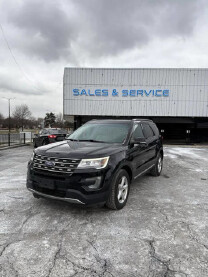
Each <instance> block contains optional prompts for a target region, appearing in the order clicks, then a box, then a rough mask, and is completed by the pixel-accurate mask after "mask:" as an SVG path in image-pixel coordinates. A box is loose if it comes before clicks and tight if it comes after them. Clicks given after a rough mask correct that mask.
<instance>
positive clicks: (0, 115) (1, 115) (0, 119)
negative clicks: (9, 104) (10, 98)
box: [0, 113, 4, 126]
mask: <svg viewBox="0 0 208 277" xmlns="http://www.w3.org/2000/svg"><path fill="white" fill-rule="evenodd" d="M3 122H4V116H3V114H2V113H0V126H1V125H2V124H3Z"/></svg>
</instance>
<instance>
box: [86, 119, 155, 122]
mask: <svg viewBox="0 0 208 277" xmlns="http://www.w3.org/2000/svg"><path fill="white" fill-rule="evenodd" d="M134 121H149V122H153V121H152V120H150V119H145V118H134V119H92V120H90V121H88V122H89V123H115V122H119V123H130V122H134Z"/></svg>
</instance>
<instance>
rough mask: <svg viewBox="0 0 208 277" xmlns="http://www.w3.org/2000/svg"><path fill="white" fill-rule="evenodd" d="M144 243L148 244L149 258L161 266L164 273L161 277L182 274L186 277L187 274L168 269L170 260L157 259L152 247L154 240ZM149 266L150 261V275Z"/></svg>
mask: <svg viewBox="0 0 208 277" xmlns="http://www.w3.org/2000/svg"><path fill="white" fill-rule="evenodd" d="M146 242H147V243H148V245H149V248H150V251H149V254H150V257H151V258H152V259H153V260H154V261H156V262H157V263H159V264H161V265H162V266H163V268H164V270H163V271H164V272H163V275H161V276H163V277H168V276H170V274H177V273H180V274H183V275H184V276H185V277H187V276H188V274H187V273H185V272H182V271H177V270H173V269H170V262H171V260H170V259H169V260H163V259H162V258H160V257H159V255H158V254H156V251H155V247H154V242H155V241H154V240H146ZM151 265H152V261H151V263H150V267H149V271H150V272H149V274H150V273H151V271H152V270H151Z"/></svg>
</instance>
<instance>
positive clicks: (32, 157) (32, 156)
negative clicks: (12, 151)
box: [30, 152, 35, 162]
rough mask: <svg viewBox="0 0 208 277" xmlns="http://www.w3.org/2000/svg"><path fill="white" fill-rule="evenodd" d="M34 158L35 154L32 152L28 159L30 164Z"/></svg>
mask: <svg viewBox="0 0 208 277" xmlns="http://www.w3.org/2000/svg"><path fill="white" fill-rule="evenodd" d="M34 157H35V152H33V153H32V155H31V158H30V161H31V162H32V161H33V159H34Z"/></svg>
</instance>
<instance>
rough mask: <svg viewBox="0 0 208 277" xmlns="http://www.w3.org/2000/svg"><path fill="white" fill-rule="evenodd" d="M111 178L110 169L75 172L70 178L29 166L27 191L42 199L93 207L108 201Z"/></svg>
mask: <svg viewBox="0 0 208 277" xmlns="http://www.w3.org/2000/svg"><path fill="white" fill-rule="evenodd" d="M111 178H112V174H111V172H110V170H109V169H105V170H88V171H87V170H85V171H84V170H83V171H82V172H80V170H77V172H76V170H75V171H74V173H73V174H72V175H71V176H68V175H67V174H62V175H61V174H54V173H51V172H47V171H46V172H44V171H39V170H35V169H33V167H32V164H29V165H28V174H27V189H28V190H29V191H31V192H33V193H35V194H37V195H39V196H40V197H47V198H51V199H57V200H62V201H66V202H70V203H76V204H82V205H91V204H98V203H104V202H106V201H107V199H108V195H109V189H110V183H111Z"/></svg>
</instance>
